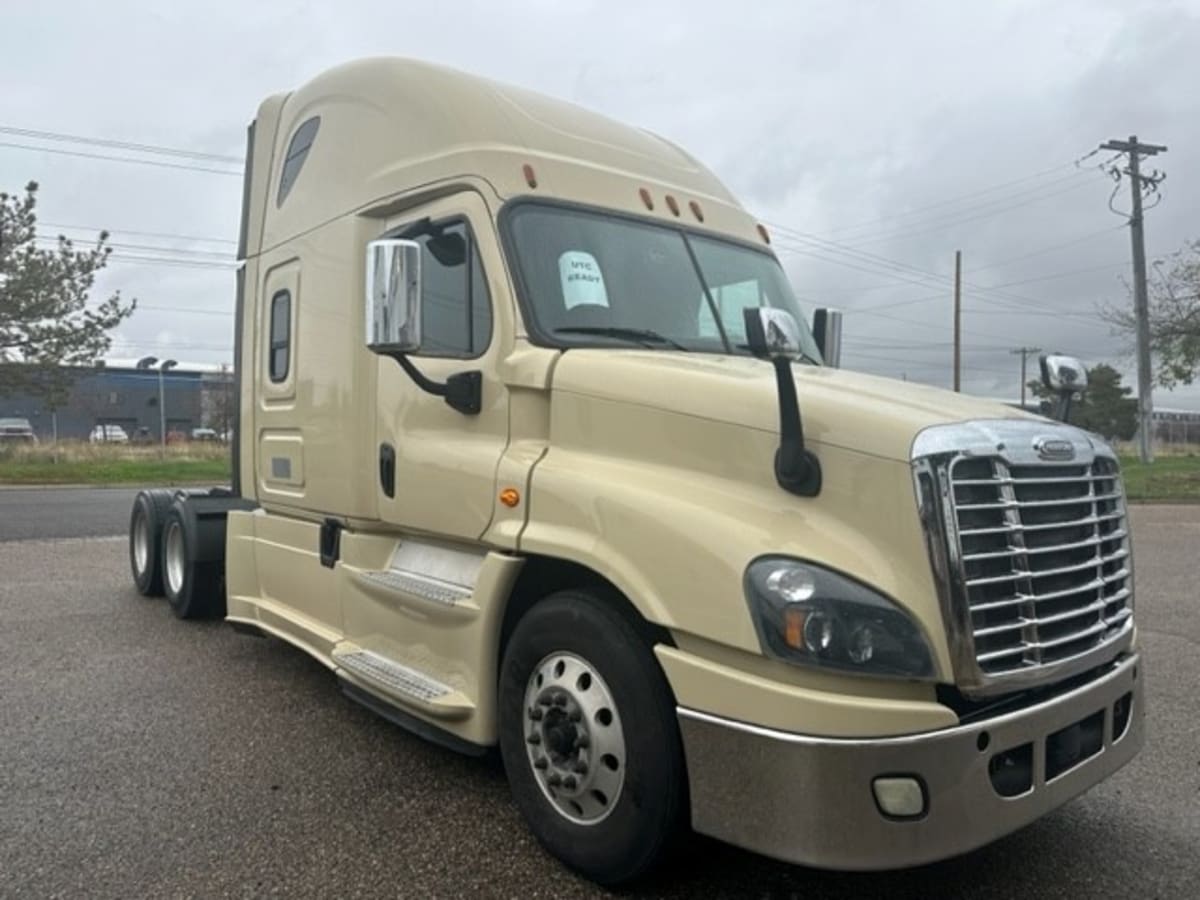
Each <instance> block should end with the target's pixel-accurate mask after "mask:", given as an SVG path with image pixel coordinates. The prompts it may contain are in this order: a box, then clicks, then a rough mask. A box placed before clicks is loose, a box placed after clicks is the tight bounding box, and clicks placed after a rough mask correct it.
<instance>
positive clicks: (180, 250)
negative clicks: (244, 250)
mask: <svg viewBox="0 0 1200 900" xmlns="http://www.w3.org/2000/svg"><path fill="white" fill-rule="evenodd" d="M37 240H39V241H54V242H55V243H57V241H58V235H50V234H39V235H37ZM67 240H69V241H71V242H72V244H74V243H75V239H74V238H67ZM105 246H106V247H112V248H113V249H114V250H122V249H124V250H153V251H156V252H163V253H172V254H181V255H186V256H200V257H215V258H216V259H213V260H209V261H211V262H216V261H220V262H230V263H236V262H237V259H236V258H235V257H234V255H233V254H232V253H230V252H228V251H224V250H193V249H191V248H188V247H163V246H162V245H159V244H125V243H121V242H119V241H106V242H105Z"/></svg>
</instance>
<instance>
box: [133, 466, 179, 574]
mask: <svg viewBox="0 0 1200 900" xmlns="http://www.w3.org/2000/svg"><path fill="white" fill-rule="evenodd" d="M170 508H171V492H170V491H166V490H162V489H155V490H148V491H138V495H137V497H135V498H134V501H133V512H132V513H131V514H130V517H129V568H130V569H131V570H132V571H133V583H134V584H135V585H137V589H138V593H139V594H141V595H142V596H143V597H161V596H162V595H163V577H162V552H161V547H160V544H161V542H162V529H163V522H164V521H165V520H166V517H167V511H168V510H169V509H170Z"/></svg>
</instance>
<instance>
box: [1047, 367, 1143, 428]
mask: <svg viewBox="0 0 1200 900" xmlns="http://www.w3.org/2000/svg"><path fill="white" fill-rule="evenodd" d="M1029 390H1030V391H1031V392H1032V393H1033V395H1034V396H1035V397H1038V398H1039V399H1041V400H1042V408H1043V411H1045V412H1047V413H1049V412H1051V411H1052V410H1053V406H1052V403H1053V398H1052V395H1051V394H1050V391H1049V390H1047V388H1046V386H1045V385H1044V384H1042V383H1041V382H1040V381H1031V382H1029ZM1132 393H1133V388H1130V387H1126V386H1124V385H1122V384H1121V373H1120V372H1118V371H1117V370H1116V369H1114V368H1113V367H1112V366H1109V365H1106V364H1104V363H1100V364H1099V365H1097V366H1096V367H1095V368H1092V369H1088V387H1087V391H1086V392H1085V393H1084V394H1083V396H1082V397H1081V398H1080V399H1078V400H1075V401H1074V402H1073V403H1072V404H1071V414H1070V416H1069V417H1068V418H1069V420H1070V422H1071V424H1072V425H1077V426H1079V427H1080V428H1085V429H1087V430H1088V431H1094V432H1096V433H1097V434H1099V435H1101V436H1103V437H1105V438H1108V439H1110V440H1111V439H1118V440H1122V441H1127V440H1129V439H1130V438H1132V437H1133V435H1134V432H1135V431H1137V400H1135V399H1134V398H1133V397H1131V396H1130V394H1132Z"/></svg>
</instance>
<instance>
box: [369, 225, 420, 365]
mask: <svg viewBox="0 0 1200 900" xmlns="http://www.w3.org/2000/svg"><path fill="white" fill-rule="evenodd" d="M366 326H367V347H368V348H370V349H371V350H372V351H374V352H375V353H414V352H416V351H417V350H419V349H420V348H421V245H420V244H418V243H417V242H416V241H401V240H378V241H371V242H370V243H369V244H367V290H366Z"/></svg>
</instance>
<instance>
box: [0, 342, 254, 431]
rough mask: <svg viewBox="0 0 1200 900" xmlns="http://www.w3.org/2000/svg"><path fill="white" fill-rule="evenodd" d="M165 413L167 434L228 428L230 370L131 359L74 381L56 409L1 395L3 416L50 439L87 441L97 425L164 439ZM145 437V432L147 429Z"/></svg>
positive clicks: (38, 400)
mask: <svg viewBox="0 0 1200 900" xmlns="http://www.w3.org/2000/svg"><path fill="white" fill-rule="evenodd" d="M160 375H161V378H162V385H161V396H162V407H161V409H162V410H163V411H165V420H166V430H167V433H168V434H170V433H171V432H182V433H184V434H189V433H190V432H191V430H192V429H193V428H199V427H202V426H203V427H209V428H213V429H214V430H216V431H217V432H218V433H222V432H225V431H228V429H229V427H230V426H231V425H232V422H228V421H226V420H227V419H228V418H229V416H230V415H231V414H232V402H231V392H232V375H231V374H230V372H229V371H228V368H225V369H224V370H222V368H221V367H218V366H212V365H189V364H186V363H182V364H179V365H178V366H177V367H175V368H173V369H170V370H168V371H165V372H162V373H160V372H159V371H158V369H153V368H151V369H139V368H137V365H136V362H135V361H132V360H128V361H126V360H111V361H106V362H104V363H102V364H101V365H99V366H98V367H97V368H95V369H88V370H86V371H85V372H83V373H81V374H80V375H78V377H77V378H76V379H75V380H74V383H73V384H72V386H71V388H70V391H69V393H68V396H67V399H66V401H65V402H63V403H62V404H60V405H59V406H58V408H57V409H52V408H51V407H50V405H49V404H48V403H47V401H46V400H45V399H44V398H42V397H39V396H37V395H36V394H31V393H13V394H4V395H0V418H5V417H16V418H21V419H28V420H29V422H30V424H31V425H32V426H33V430H34V432H35V433H36V434H37V436H38V438H39V439H41V440H43V441H47V440H51V439H53V438H54V437H55V436H56V435H57V437H58V438H59V439H61V440H87V439H88V436H89V435H90V434H91V433H92V430H93V429H94V428H95V426H97V425H119V426H121V427H122V428H123V429H124V430H125V433H126V434H128V435H129V436H131V437H133V436H134V435H136V434H137V433H138V430H139V429H140V428H145V429H147V430H148V432H149V435H148V436H149V437H152V438H153V439H154V440H155V441H158V440H160V439H161V436H162V422H163V418H164V416H163V415H162V412H161V411H160V406H159V402H160V385H159V378H160ZM143 435H145V432H143Z"/></svg>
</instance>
